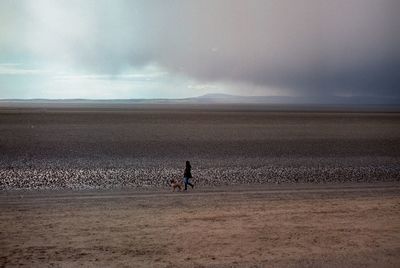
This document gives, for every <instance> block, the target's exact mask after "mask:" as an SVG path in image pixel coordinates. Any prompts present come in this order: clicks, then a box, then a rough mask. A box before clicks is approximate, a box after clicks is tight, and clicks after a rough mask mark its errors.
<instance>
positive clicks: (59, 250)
mask: <svg viewBox="0 0 400 268" xmlns="http://www.w3.org/2000/svg"><path fill="white" fill-rule="evenodd" d="M0 200H1V202H0V209H1V214H0V241H1V243H0V266H5V267H13V266H26V267H46V266H59V267H71V266H72V267H76V266H80V267H142V266H143V267H149V266H151V267H202V266H206V267H232V266H233V267H256V266H257V267H258V266H259V267H262V266H264V267H321V266H323V267H400V185H399V184H398V183H395V184H357V185H347V184H344V185H343V184H342V185H325V186H323V187H322V186H315V185H314V186H312V185H311V186H310V185H283V186H282V185H281V186H271V185H256V186H252V187H251V186H247V187H244V186H238V187H219V188H214V189H202V190H201V189H195V190H194V191H190V192H188V193H171V192H166V191H157V192H152V191H147V192H135V191H100V192H99V191H97V192H93V191H88V192H65V191H64V192H54V191H53V192H3V193H2V194H1V195H0Z"/></svg>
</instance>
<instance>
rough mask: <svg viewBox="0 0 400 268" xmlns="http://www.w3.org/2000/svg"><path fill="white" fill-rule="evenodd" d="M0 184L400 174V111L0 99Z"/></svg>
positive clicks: (69, 185) (77, 185)
mask: <svg viewBox="0 0 400 268" xmlns="http://www.w3.org/2000/svg"><path fill="white" fill-rule="evenodd" d="M0 133H1V135H0V154H1V157H0V190H11V189H60V188H61V189H93V188H103V189H104V188H143V187H145V188H146V187H150V188H160V187H161V188H163V187H164V188H165V187H166V184H167V181H168V180H169V179H170V178H171V177H172V178H176V179H181V177H182V171H183V168H184V163H185V161H186V160H190V161H191V163H192V166H193V174H194V181H195V183H197V184H198V185H202V186H218V185H232V184H253V183H267V184H270V183H294V182H296V183H332V182H375V181H378V182H385V181H386V182H388V181H392V182H393V181H400V164H399V163H400V113H396V112H363V113H360V112H351V111H340V110H339V111H318V110H315V111H285V110H283V111H271V110H268V107H259V106H246V105H244V106H243V105H242V106H234V107H232V106H229V105H228V106H226V105H225V106H224V105H219V106H218V105H214V106H179V105H169V106H168V105H162V106H157V105H153V106H151V105H147V106H146V105H142V106H131V107H120V108H118V107H109V108H107V109H106V108H102V109H100V108H96V107H92V108H86V109H85V108H77V107H72V108H71V107H70V108H62V109H61V108H59V109H57V108H54V107H53V108H30V109H28V108H20V109H17V108H7V109H6V108H1V109H0Z"/></svg>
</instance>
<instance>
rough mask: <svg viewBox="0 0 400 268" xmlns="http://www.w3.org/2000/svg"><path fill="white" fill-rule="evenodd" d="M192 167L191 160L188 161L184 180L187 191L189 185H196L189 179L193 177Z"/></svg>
mask: <svg viewBox="0 0 400 268" xmlns="http://www.w3.org/2000/svg"><path fill="white" fill-rule="evenodd" d="M191 169H192V166H191V165H190V162H189V161H186V168H185V172H184V173H183V181H184V183H185V191H186V190H187V186H188V185H190V186H192V189H193V187H194V185H193V184H192V183H190V181H189V180H190V179H191V178H192V173H191Z"/></svg>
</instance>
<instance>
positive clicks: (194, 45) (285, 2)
mask: <svg viewBox="0 0 400 268" xmlns="http://www.w3.org/2000/svg"><path fill="white" fill-rule="evenodd" d="M6 2H7V1H6ZM399 10H400V1H397V0H379V1H377V0H335V1H323V0H296V1H292V0H276V1H273V0H271V1H268V0H262V1H241V0H209V1H204V0H202V1H149V0H147V1H32V2H29V1H28V2H26V6H25V7H24V9H23V12H24V14H30V15H28V16H27V24H28V26H26V25H25V26H24V27H21V28H20V29H21V31H22V33H21V34H20V35H24V34H25V35H26V36H27V37H26V38H30V40H33V42H28V43H27V44H24V46H23V48H21V49H22V50H30V51H33V52H32V53H35V55H37V56H38V57H40V58H45V57H48V58H49V60H59V61H60V60H61V61H62V60H65V58H67V59H68V60H69V61H71V62H73V63H74V64H75V65H76V66H78V67H84V68H87V69H91V70H96V71H97V72H106V73H118V72H119V71H121V70H123V69H124V68H126V67H127V66H143V65H146V64H149V63H157V64H159V65H161V66H163V67H165V68H167V69H168V70H169V71H170V72H171V73H180V74H184V75H188V76H190V77H193V78H195V79H197V80H199V81H204V82H210V81H219V82H221V81H222V82H229V83H235V82H237V83H240V84H246V83H247V84H250V85H252V84H253V85H256V86H261V87H265V88H269V87H277V88H284V89H287V90H289V91H290V92H292V94H294V95H299V96H310V97H311V96H319V97H321V98H329V96H333V95H343V96H350V95H355V96H357V95H360V96H384V97H395V98H399V97H400V90H398V86H399V84H400V83H399V82H400V79H399V75H398V73H399V71H398V70H399V67H400V36H399V33H398V32H399V31H398V27H399V25H400V19H399V18H400V16H399V15H400V14H399ZM46 16H48V17H49V18H50V21H42V19H43V17H46ZM18 23H19V24H20V23H21V22H20V19H18ZM29 25H30V26H29ZM14 30H18V29H14ZM10 35H11V34H10ZM14 35H15V33H13V34H12V37H14ZM17 36H19V35H17ZM242 94H246V89H243V92H242Z"/></svg>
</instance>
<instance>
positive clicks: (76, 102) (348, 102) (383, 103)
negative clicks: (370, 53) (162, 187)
mask: <svg viewBox="0 0 400 268" xmlns="http://www.w3.org/2000/svg"><path fill="white" fill-rule="evenodd" d="M139 104H141V105H145V104H165V105H169V104H187V105H191V104H196V105H202V104H210V105H212V104H244V105H253V104H254V105H261V106H276V105H280V106H282V105H284V106H304V107H330V106H339V107H350V108H352V107H355V108H357V107H367V108H368V107H370V106H376V107H390V108H393V107H394V108H395V109H397V110H399V109H400V100H399V99H397V98H382V97H380V98H376V97H339V96H331V97H329V98H327V97H323V98H318V97H315V98H304V97H290V96H238V95H229V94H221V93H212V94H206V95H202V96H198V97H191V98H182V99H166V98H160V99H100V100H98V99H0V107H36V106H37V107H61V106H65V107H69V106H73V107H79V106H82V107H84V106H87V107H92V106H93V107H94V106H98V105H100V106H107V107H108V106H110V107H112V106H121V105H122V106H129V105H139Z"/></svg>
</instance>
